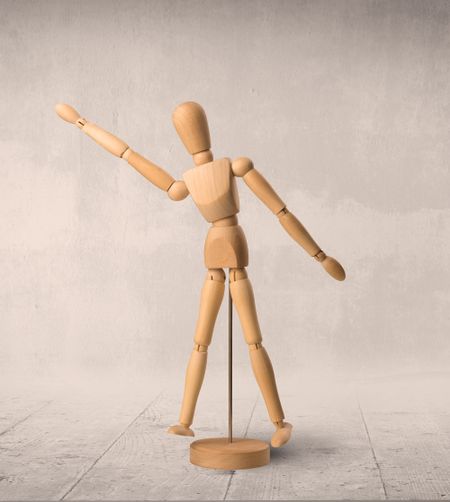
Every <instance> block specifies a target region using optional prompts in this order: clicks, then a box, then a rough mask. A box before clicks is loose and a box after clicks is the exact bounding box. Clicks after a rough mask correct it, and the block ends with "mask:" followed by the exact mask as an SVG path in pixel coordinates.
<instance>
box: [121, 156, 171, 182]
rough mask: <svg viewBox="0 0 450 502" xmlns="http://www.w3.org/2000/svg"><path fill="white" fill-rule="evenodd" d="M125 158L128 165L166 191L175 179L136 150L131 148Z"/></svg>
mask: <svg viewBox="0 0 450 502" xmlns="http://www.w3.org/2000/svg"><path fill="white" fill-rule="evenodd" d="M126 160H127V162H128V164H130V166H133V167H134V168H135V169H136V171H138V172H139V173H141V174H142V176H144V177H145V178H147V179H148V180H149V181H150V182H151V183H153V184H154V185H155V186H157V187H158V188H160V189H161V190H165V191H167V190H168V189H169V187H170V186H171V185H172V183H174V181H175V180H174V179H173V178H172V176H171V175H170V174H169V173H167V172H166V171H164V169H162V168H161V167H159V166H157V165H156V164H154V163H153V162H151V161H150V160H148V159H146V158H145V157H143V156H142V155H140V154H139V153H137V152H134V151H132V150H131V151H130V154H129V156H127V158H126Z"/></svg>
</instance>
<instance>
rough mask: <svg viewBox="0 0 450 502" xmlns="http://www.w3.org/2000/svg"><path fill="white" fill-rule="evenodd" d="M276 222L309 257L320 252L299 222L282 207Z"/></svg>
mask: <svg viewBox="0 0 450 502" xmlns="http://www.w3.org/2000/svg"><path fill="white" fill-rule="evenodd" d="M277 216H278V220H279V222H280V223H281V225H282V227H283V228H284V229H285V230H286V232H287V233H288V234H289V235H290V236H291V237H292V238H293V239H294V241H296V242H298V244H300V246H301V247H302V248H303V249H304V250H305V251H306V252H307V253H308V254H309V255H310V256H316V255H317V253H319V252H320V251H321V249H320V247H319V246H318V244H317V243H316V242H315V241H314V239H313V238H312V237H311V235H310V234H309V232H308V230H306V228H305V227H304V226H303V225H302V224H301V223H300V221H299V220H298V219H297V218H296V217H295V215H293V214H292V213H290V212H289V211H288V210H287V209H286V207H284V208H283V209H282V210H281V211H280V212H279V213H278V214H277Z"/></svg>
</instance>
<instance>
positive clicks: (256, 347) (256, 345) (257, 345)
mask: <svg viewBox="0 0 450 502" xmlns="http://www.w3.org/2000/svg"><path fill="white" fill-rule="evenodd" d="M248 349H249V350H259V349H262V343H261V342H258V343H249V345H248Z"/></svg>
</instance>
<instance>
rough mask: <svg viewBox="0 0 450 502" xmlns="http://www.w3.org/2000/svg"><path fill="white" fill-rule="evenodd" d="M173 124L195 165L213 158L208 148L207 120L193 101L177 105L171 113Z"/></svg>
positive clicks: (209, 141)
mask: <svg viewBox="0 0 450 502" xmlns="http://www.w3.org/2000/svg"><path fill="white" fill-rule="evenodd" d="M172 120H173V124H174V126H175V129H176V130H177V133H178V136H179V137H180V138H181V141H182V142H183V144H184V146H185V147H186V150H187V151H188V152H189V153H190V154H191V155H192V157H193V159H194V162H195V164H196V165H201V164H205V163H207V162H211V161H212V160H213V155H212V152H211V150H210V148H211V139H210V136H209V127H208V120H207V118H206V114H205V111H204V110H203V108H202V107H201V106H200V105H199V104H198V103H194V102H193V101H188V102H186V103H182V104H181V105H178V106H177V107H176V108H175V110H174V112H173V114H172Z"/></svg>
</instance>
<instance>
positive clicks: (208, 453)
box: [190, 438, 270, 470]
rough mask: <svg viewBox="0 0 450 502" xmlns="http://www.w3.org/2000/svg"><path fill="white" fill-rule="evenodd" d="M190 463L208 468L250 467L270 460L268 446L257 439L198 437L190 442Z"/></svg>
mask: <svg viewBox="0 0 450 502" xmlns="http://www.w3.org/2000/svg"><path fill="white" fill-rule="evenodd" d="M190 460H191V464H195V465H199V466H200V467H207V468H209V469H225V470H235V469H251V468H253V467H261V466H263V465H267V464H268V463H269V462H270V448H269V445H268V444H267V443H265V442H264V441H259V440H258V439H241V438H233V442H232V443H230V442H229V441H228V438H209V439H199V440H198V441H194V442H193V443H191V458H190Z"/></svg>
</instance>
